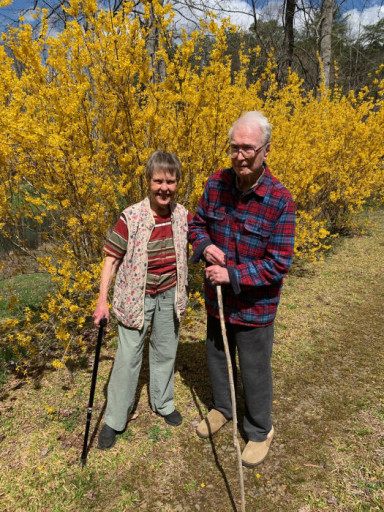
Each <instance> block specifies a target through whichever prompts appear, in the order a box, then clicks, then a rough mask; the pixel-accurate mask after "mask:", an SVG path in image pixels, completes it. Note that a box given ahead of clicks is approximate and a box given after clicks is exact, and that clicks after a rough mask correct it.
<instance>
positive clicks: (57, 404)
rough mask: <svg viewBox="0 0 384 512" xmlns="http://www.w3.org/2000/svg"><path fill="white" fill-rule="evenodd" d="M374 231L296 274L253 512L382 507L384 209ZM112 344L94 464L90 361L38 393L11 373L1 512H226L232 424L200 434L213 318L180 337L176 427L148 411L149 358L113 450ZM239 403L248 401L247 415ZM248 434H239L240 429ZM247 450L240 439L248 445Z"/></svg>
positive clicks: (231, 481)
mask: <svg viewBox="0 0 384 512" xmlns="http://www.w3.org/2000/svg"><path fill="white" fill-rule="evenodd" d="M371 219H373V220H374V221H375V222H376V226H373V227H372V228H370V233H369V235H367V236H356V237H353V238H349V239H344V240H343V241H341V242H340V243H339V244H338V247H337V249H336V250H335V251H334V252H333V254H331V255H329V257H328V258H327V259H326V261H325V262H324V263H321V264H319V265H318V266H317V267H307V268H305V269H301V270H300V271H299V270H298V269H296V271H295V272H293V273H292V275H291V276H290V277H289V278H288V279H287V281H286V284H285V288H284V291H283V296H282V301H281V306H280V309H279V314H278V318H277V322H276V345H275V349H274V359H273V366H274V385H275V404H274V425H275V430H276V437H275V439H274V442H273V444H272V448H271V452H270V455H269V456H268V458H267V459H266V461H265V462H264V463H263V464H262V465H261V466H259V467H258V468H257V469H256V470H249V469H247V470H245V493H246V509H247V511H248V512H256V511H258V512H272V511H274V512H276V511H282V512H291V511H298V512H312V511H317V510H324V511H338V512H341V511H343V512H360V511H361V512H363V511H367V512H368V511H379V510H384V509H383V505H382V503H384V487H383V456H384V443H383V441H384V438H383V421H384V402H383V396H382V389H383V380H384V379H383V364H382V363H383V360H382V358H383V348H382V339H383V327H384V322H383V297H384V295H383V289H382V286H381V283H382V282H383V275H384V268H383V267H384V265H383V259H384V258H383V247H384V212H383V211H379V212H377V213H375V214H374V215H373V216H371ZM113 345H114V344H113V342H112V341H111V340H109V341H108V343H107V346H104V347H103V351H102V359H101V362H100V367H99V378H98V385H97V391H96V398H95V405H94V411H93V417H92V427H91V434H92V438H91V441H92V445H91V449H90V452H89V455H88V462H87V466H86V467H85V468H84V469H82V468H81V466H80V464H79V460H80V454H81V448H82V441H83V435H84V424H85V409H86V406H87V402H88V393H89V385H90V375H91V369H92V367H91V365H90V366H89V369H88V370H87V371H76V372H74V373H72V374H69V373H65V371H63V370H59V371H53V372H49V371H46V372H45V374H44V377H43V380H42V381H41V382H40V385H39V388H38V389H35V388H34V384H33V382H29V383H28V382H16V381H12V380H11V381H9V382H8V384H7V387H6V389H4V391H5V398H4V400H3V402H2V404H1V406H0V413H1V415H0V425H1V430H0V448H1V455H2V456H1V462H0V509H2V510H6V511H12V512H13V511H52V512H53V511H64V510H69V511H80V510H81V511H85V510H94V511H99V510H100V511H101V510H103V511H125V510H146V511H156V512H157V511H159V512H161V511H163V512H178V511H181V512H188V511H196V510H200V511H207V512H227V511H228V512H231V511H234V510H235V509H236V506H237V507H238V508H239V499H240V496H239V483H238V475H237V462H236V453H235V449H234V447H233V443H232V431H231V426H230V425H227V426H225V427H224V428H223V429H222V431H220V433H219V434H218V435H217V436H216V437H215V438H214V440H213V441H212V442H211V441H209V440H208V441H202V440H201V439H199V438H197V436H196V435H195V433H194V430H195V427H196V424H197V423H198V421H199V420H200V418H201V417H202V416H203V415H204V414H205V413H206V411H207V410H208V408H209V405H210V385H209V379H208V374H207V370H206V366H205V346H204V315H203V313H202V314H201V316H200V320H199V321H198V322H197V324H196V325H195V326H194V327H193V328H189V329H188V330H187V329H184V331H183V333H182V336H181V343H180V349H179V353H178V359H177V365H176V366H177V371H176V401H177V407H178V408H179V409H180V410H181V412H182V414H183V416H184V422H183V424H182V426H181V427H179V428H175V429H172V428H168V427H166V425H165V424H164V422H163V421H162V420H161V419H159V418H158V417H157V416H155V415H154V414H153V413H151V411H150V410H149V406H148V403H147V401H148V400H147V382H148V368H147V361H145V364H144V367H143V371H142V375H141V379H140V385H139V395H140V398H139V403H138V408H137V412H138V413H139V414H138V417H137V419H135V420H133V421H131V422H130V423H129V424H128V428H127V431H126V432H125V433H124V434H123V435H122V436H121V438H120V439H119V441H118V443H117V444H116V445H115V447H114V448H113V449H112V450H110V451H108V452H101V451H99V450H97V449H96V446H95V444H96V443H95V436H96V435H97V432H96V431H97V429H98V428H99V426H100V422H101V417H102V413H103V408H104V406H105V389H106V384H107V380H108V376H109V372H110V369H111V364H112V358H113V352H114V350H113ZM242 410H243V404H242V403H241V401H240V403H239V418H241V416H242ZM240 433H241V429H240ZM240 442H241V444H242V446H243V445H244V444H245V441H244V439H243V438H241V439H240Z"/></svg>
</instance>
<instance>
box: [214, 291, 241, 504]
mask: <svg viewBox="0 0 384 512" xmlns="http://www.w3.org/2000/svg"><path fill="white" fill-rule="evenodd" d="M216 289H217V301H218V303H219V313H220V326H221V334H222V336H223V342H224V351H225V356H226V358H227V365H228V375H229V385H230V388H231V401H232V425H233V444H234V445H235V448H236V453H237V462H238V466H239V480H240V492H241V512H245V495H244V474H243V464H242V461H241V450H240V444H239V440H238V439H237V412H236V395H235V386H234V382H233V370H232V360H231V354H230V353H229V346H228V339H227V331H226V328H225V320H224V308H223V295H222V293H221V286H220V285H217V286H216Z"/></svg>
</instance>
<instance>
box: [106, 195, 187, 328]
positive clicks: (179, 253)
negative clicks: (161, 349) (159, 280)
mask: <svg viewBox="0 0 384 512" xmlns="http://www.w3.org/2000/svg"><path fill="white" fill-rule="evenodd" d="M122 215H123V216H124V217H125V220H126V222H127V227H128V244H127V252H126V253H125V255H124V258H123V260H122V262H121V264H120V266H119V269H118V271H117V275H116V281H115V288H114V297H113V312H114V314H115V316H116V318H117V319H118V321H119V322H121V323H122V324H124V325H125V326H126V327H130V328H133V329H141V328H142V327H143V325H144V300H145V285H146V277H147V270H148V255H147V244H148V241H149V239H150V237H151V233H152V230H153V228H154V226H155V219H154V218H153V215H152V211H151V208H150V203H149V197H146V198H145V199H144V200H143V201H141V202H140V203H136V204H134V205H132V206H129V207H128V208H126V209H125V210H124V211H123V213H122ZM171 222H172V232H173V242H174V245H175V253H176V268H177V285H176V293H175V313H176V316H177V318H178V319H179V320H180V317H181V315H182V314H183V313H184V311H185V308H186V307H187V302H188V290H187V286H188V210H187V209H186V208H184V206H182V205H181V204H179V203H171Z"/></svg>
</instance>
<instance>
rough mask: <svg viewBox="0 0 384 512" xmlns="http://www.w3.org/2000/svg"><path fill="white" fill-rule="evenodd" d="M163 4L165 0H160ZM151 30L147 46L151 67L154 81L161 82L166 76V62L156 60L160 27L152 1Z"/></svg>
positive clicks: (149, 24)
mask: <svg viewBox="0 0 384 512" xmlns="http://www.w3.org/2000/svg"><path fill="white" fill-rule="evenodd" d="M160 3H161V5H164V0H160ZM148 26H149V28H150V32H149V35H148V39H147V42H146V48H147V51H148V55H149V58H150V59H151V68H152V70H153V74H152V82H161V81H163V80H164V78H165V71H166V70H165V62H164V61H163V60H162V59H160V60H156V54H157V50H158V49H159V37H160V33H159V28H158V27H157V26H156V19H155V13H154V11H153V5H152V2H151V13H150V17H149V20H148Z"/></svg>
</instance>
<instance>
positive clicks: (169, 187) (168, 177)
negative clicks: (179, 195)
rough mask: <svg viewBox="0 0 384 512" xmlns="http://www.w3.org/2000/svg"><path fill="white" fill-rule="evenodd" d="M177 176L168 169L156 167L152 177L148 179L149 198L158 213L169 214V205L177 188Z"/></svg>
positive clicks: (152, 207)
mask: <svg viewBox="0 0 384 512" xmlns="http://www.w3.org/2000/svg"><path fill="white" fill-rule="evenodd" d="M177 184H178V183H177V180H176V176H172V174H170V173H169V172H168V171H164V170H162V169H155V170H154V171H153V174H152V178H151V179H150V180H149V181H148V188H149V200H150V203H151V209H152V210H153V211H154V212H155V213H157V214H158V215H167V214H168V213H169V211H170V210H169V205H170V203H171V201H172V200H173V198H174V196H175V193H176V189H177Z"/></svg>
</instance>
